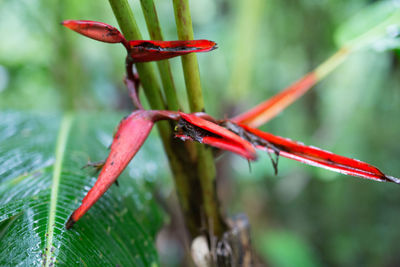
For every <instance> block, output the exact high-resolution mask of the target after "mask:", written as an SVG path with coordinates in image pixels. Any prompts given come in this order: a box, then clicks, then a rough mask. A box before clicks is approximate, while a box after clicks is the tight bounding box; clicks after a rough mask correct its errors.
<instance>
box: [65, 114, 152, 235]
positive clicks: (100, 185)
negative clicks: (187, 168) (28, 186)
mask: <svg viewBox="0 0 400 267" xmlns="http://www.w3.org/2000/svg"><path fill="white" fill-rule="evenodd" d="M153 124H154V123H153V121H152V119H151V118H150V116H149V114H148V112H147V111H143V110H138V111H135V112H133V113H132V114H131V115H129V117H127V118H125V119H124V120H122V121H121V123H120V125H119V127H118V131H117V133H116V134H115V136H114V140H113V143H112V145H111V150H110V154H109V155H108V158H107V160H106V163H105V164H104V166H103V168H102V170H101V172H100V174H99V177H98V178H97V181H96V183H95V184H94V186H93V187H92V189H90V191H89V192H88V193H87V194H86V196H85V197H84V199H83V200H82V204H81V206H80V207H79V208H78V209H76V210H75V211H74V212H73V213H72V215H71V217H70V219H69V220H68V222H67V229H68V228H70V227H72V225H73V223H75V222H76V221H78V220H79V219H80V218H81V217H82V216H83V215H84V214H85V213H86V212H87V211H88V210H89V209H90V208H91V207H92V206H93V204H94V203H96V202H97V200H98V199H99V198H100V197H101V196H102V195H103V194H104V193H105V192H106V191H107V190H108V188H109V187H110V186H111V185H112V184H113V183H114V182H115V180H116V179H117V178H118V176H119V175H120V174H121V173H122V171H123V170H124V169H125V167H126V166H127V165H128V163H129V162H130V161H131V159H132V158H133V157H134V156H135V154H136V152H138V150H139V149H140V147H141V146H142V144H143V143H144V141H145V140H146V138H147V136H148V135H149V133H150V131H151V129H152V127H153Z"/></svg>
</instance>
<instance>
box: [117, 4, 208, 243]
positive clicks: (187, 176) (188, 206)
mask: <svg viewBox="0 0 400 267" xmlns="http://www.w3.org/2000/svg"><path fill="white" fill-rule="evenodd" d="M109 2H110V4H111V7H112V9H113V12H114V14H115V16H116V18H117V20H118V23H119V26H120V28H121V30H122V33H123V34H124V35H125V37H126V38H127V39H128V40H129V39H130V40H134V39H141V34H140V32H139V29H138V27H137V25H136V22H135V20H134V17H133V13H132V10H131V9H130V7H129V5H128V2H127V0H109ZM136 67H137V70H138V73H139V77H140V80H141V83H142V84H143V88H144V92H145V95H146V98H147V99H148V101H149V103H150V106H151V108H152V109H159V110H165V104H164V102H163V99H162V97H161V91H160V87H159V85H158V83H157V80H156V76H155V72H154V69H153V68H152V65H150V64H149V63H137V64H136ZM171 126H172V125H170V124H169V123H168V122H166V121H161V122H159V123H157V128H158V131H159V133H160V136H161V140H162V142H163V145H164V149H165V152H166V154H167V156H168V160H169V165H170V168H171V170H172V173H173V175H174V181H175V186H176V191H177V195H178V199H179V202H180V205H181V207H182V211H183V215H184V217H185V222H186V225H187V227H188V230H189V232H190V233H191V236H192V237H194V236H197V235H198V234H199V233H200V231H201V227H202V218H201V216H202V210H201V207H200V206H201V203H202V199H203V196H202V194H201V192H199V190H193V189H195V188H199V187H200V181H201V176H199V174H198V173H197V172H193V170H195V169H196V168H197V161H196V160H197V155H196V151H195V150H194V149H193V148H194V147H193V146H190V145H191V144H184V143H183V142H180V141H178V140H176V139H174V138H173V137H172V127H171Z"/></svg>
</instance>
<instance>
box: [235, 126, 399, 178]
mask: <svg viewBox="0 0 400 267" xmlns="http://www.w3.org/2000/svg"><path fill="white" fill-rule="evenodd" d="M240 126H241V127H242V128H243V129H245V130H246V131H248V132H250V133H252V134H254V135H256V136H258V137H260V138H261V139H263V140H265V141H267V142H268V143H270V144H272V145H273V146H274V147H276V148H277V149H278V150H279V155H280V156H283V157H286V158H290V159H294V160H297V161H300V162H302V163H305V164H308V165H312V166H316V167H321V168H325V169H328V170H331V171H336V172H339V173H343V174H347V175H352V176H357V177H361V178H366V179H371V180H375V181H380V182H395V183H400V180H399V179H398V178H395V177H391V176H387V175H385V174H384V173H382V172H381V171H380V170H379V169H378V168H376V167H374V166H372V165H370V164H368V163H365V162H362V161H359V160H356V159H351V158H347V157H343V156H340V155H336V154H333V153H332V152H329V151H325V150H322V149H319V148H316V147H310V146H305V145H303V144H301V143H298V142H295V141H292V140H290V139H287V138H283V137H280V136H275V135H272V134H270V133H266V132H262V131H260V130H258V129H254V128H251V127H249V126H246V125H240ZM257 148H260V149H263V150H266V149H268V148H266V147H265V146H260V145H258V146H257Z"/></svg>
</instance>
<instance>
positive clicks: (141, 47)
mask: <svg viewBox="0 0 400 267" xmlns="http://www.w3.org/2000/svg"><path fill="white" fill-rule="evenodd" d="M128 45H129V51H130V52H129V54H130V56H131V58H132V59H133V61H134V62H148V61H157V60H163V59H168V58H172V57H177V56H182V55H186V54H189V53H194V52H208V51H212V50H214V49H216V48H217V44H216V43H215V42H213V41H209V40H191V41H144V40H135V41H129V43H128Z"/></svg>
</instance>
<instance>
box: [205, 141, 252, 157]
mask: <svg viewBox="0 0 400 267" xmlns="http://www.w3.org/2000/svg"><path fill="white" fill-rule="evenodd" d="M202 142H203V144H207V145H210V146H213V147H216V148H219V149H222V150H227V151H231V152H233V153H235V154H238V155H239V156H242V157H244V158H245V159H248V160H255V159H256V158H257V155H256V154H255V151H254V153H253V152H250V151H248V150H247V149H245V148H244V147H243V146H241V145H240V144H237V143H234V142H232V141H231V140H226V139H221V138H217V137H212V136H207V137H204V138H203V140H202Z"/></svg>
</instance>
